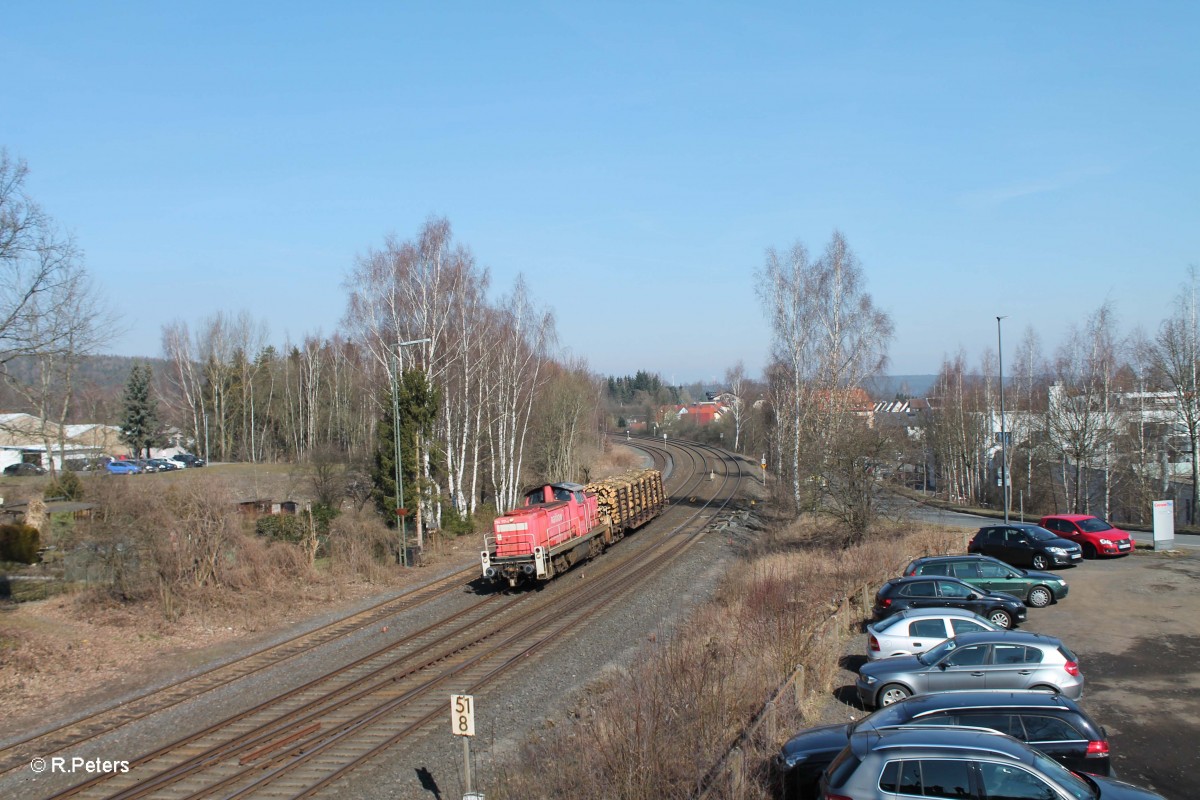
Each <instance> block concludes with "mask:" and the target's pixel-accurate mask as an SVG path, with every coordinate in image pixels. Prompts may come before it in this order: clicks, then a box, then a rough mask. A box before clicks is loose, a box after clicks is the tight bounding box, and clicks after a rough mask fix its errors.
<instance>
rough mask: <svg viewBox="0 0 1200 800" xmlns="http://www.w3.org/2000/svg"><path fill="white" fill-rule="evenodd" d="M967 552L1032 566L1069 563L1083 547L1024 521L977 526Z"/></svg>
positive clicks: (1075, 560)
mask: <svg viewBox="0 0 1200 800" xmlns="http://www.w3.org/2000/svg"><path fill="white" fill-rule="evenodd" d="M967 552H968V553H982V554H983V555H985V556H992V557H993V558H998V559H1000V560H1001V561H1007V562H1008V563H1009V564H1015V565H1017V566H1028V567H1033V568H1034V569H1047V568H1049V567H1051V566H1056V567H1057V566H1069V565H1071V564H1078V563H1079V562H1080V561H1082V560H1083V551H1082V550H1081V549H1080V547H1079V545H1077V544H1076V543H1075V542H1072V541H1071V540H1070V539H1063V538H1060V537H1059V536H1058V535H1057V534H1055V533H1052V532H1050V531H1048V530H1046V529H1045V528H1043V527H1041V526H1040V525H1033V524H1031V523H1028V522H1010V523H1007V524H1002V525H988V526H986V527H983V528H980V529H979V532H978V533H976V534H975V538H974V539H972V540H971V543H970V544H969V545H967Z"/></svg>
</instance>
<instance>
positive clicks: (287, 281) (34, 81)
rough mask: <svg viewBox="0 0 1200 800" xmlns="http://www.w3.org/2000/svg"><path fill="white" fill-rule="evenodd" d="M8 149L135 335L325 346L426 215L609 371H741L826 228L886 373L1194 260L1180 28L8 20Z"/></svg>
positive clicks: (1094, 18) (1198, 115) (807, 21)
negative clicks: (213, 329)
mask: <svg viewBox="0 0 1200 800" xmlns="http://www.w3.org/2000/svg"><path fill="white" fill-rule="evenodd" d="M0 68H2V72H3V75H4V76H5V77H4V80H3V83H2V84H0V86H2V88H0V146H4V147H7V149H8V151H9V154H10V156H15V157H20V158H24V159H25V160H26V161H27V162H28V164H29V166H30V169H31V175H30V179H29V182H28V189H29V191H30V192H31V193H32V194H33V196H34V197H35V198H37V199H38V200H39V201H40V202H41V203H42V205H43V206H44V207H45V208H46V210H47V211H49V212H50V213H51V214H53V215H54V216H55V217H56V218H57V220H58V221H59V222H60V223H61V224H62V225H63V226H64V227H65V228H67V229H69V230H70V231H72V232H73V233H74V235H75V236H76V238H77V240H78V243H79V244H80V245H81V247H82V248H83V249H84V251H85V252H86V257H87V264H88V267H89V269H90V270H91V272H92V273H93V275H94V276H95V279H96V281H97V282H98V284H99V285H100V286H101V287H103V289H104V291H105V292H106V294H107V296H108V298H109V300H110V301H111V303H112V304H113V305H114V306H115V307H116V309H117V311H118V312H119V313H120V314H121V317H122V321H123V324H124V325H125V326H127V331H128V332H127V333H125V334H124V335H122V336H121V337H120V338H119V339H117V340H116V341H115V342H114V345H113V352H116V353H119V354H125V355H146V356H156V355H159V354H160V336H161V329H162V326H163V325H164V324H165V323H168V322H172V321H175V320H184V321H187V322H189V323H190V324H192V325H193V326H195V325H197V324H198V323H199V322H200V321H202V320H203V319H204V318H206V317H208V316H210V315H212V314H213V313H215V312H217V311H220V310H224V311H228V312H231V313H237V312H239V311H242V310H247V311H249V312H250V313H251V314H252V315H253V316H254V317H255V318H256V319H260V320H264V321H266V322H267V324H268V326H269V330H270V332H271V338H272V340H273V341H274V342H275V343H277V344H281V343H283V341H284V339H285V338H289V337H290V339H291V340H293V341H296V340H299V339H300V338H302V337H303V336H305V335H307V334H315V333H323V334H329V333H332V332H333V331H334V330H335V329H336V328H337V327H338V324H339V320H340V319H341V317H342V314H343V312H344V308H345V298H346V294H345V291H344V289H343V286H342V284H343V281H344V278H345V276H346V274H347V271H348V270H349V268H350V267H351V266H352V264H353V262H354V259H355V257H356V256H357V255H358V254H361V253H363V252H365V251H366V250H367V249H369V248H372V247H377V246H379V245H380V244H381V243H382V241H383V238H384V236H385V235H386V234H388V233H395V234H397V235H398V236H400V237H401V238H409V237H412V236H415V235H416V233H417V231H418V230H419V228H420V227H421V225H422V224H423V223H424V221H425V220H426V219H427V218H429V217H430V216H431V215H437V216H445V217H447V218H448V219H449V220H450V221H451V223H452V224H453V226H454V230H455V234H456V238H457V239H458V241H460V242H462V243H464V244H466V245H467V246H469V247H470V248H471V249H472V251H473V252H474V254H475V256H476V258H477V259H478V261H479V262H480V263H481V264H483V265H485V266H487V267H488V268H490V269H491V271H492V275H493V287H494V294H495V295H498V294H499V293H501V292H504V291H507V290H508V289H509V288H510V287H511V285H512V283H513V281H514V279H515V277H516V275H517V274H518V273H524V274H525V276H526V277H527V279H528V280H529V281H530V283H531V284H532V286H533V287H534V292H535V294H536V296H537V298H538V299H539V301H540V302H542V303H544V304H546V305H548V306H550V307H551V308H553V309H554V310H555V312H556V314H557V318H558V330H559V334H560V339H561V342H562V344H563V345H564V347H565V348H567V349H568V350H569V351H570V353H571V354H572V355H575V356H582V357H585V358H586V359H587V360H588V361H589V363H590V365H591V366H592V368H593V369H594V370H596V371H597V372H600V373H603V374H612V373H615V374H631V373H632V372H634V371H636V370H638V369H648V370H651V371H657V372H660V373H662V375H663V377H664V378H666V379H668V380H675V381H678V382H685V381H692V380H707V379H709V378H712V377H717V378H719V377H720V376H721V375H723V373H724V371H725V369H726V368H727V367H729V366H731V365H732V364H733V363H734V362H736V361H738V360H739V359H740V360H743V361H744V362H745V365H746V367H747V369H748V371H749V372H750V373H751V374H752V375H757V374H758V373H759V372H760V370H761V369H762V367H763V365H764V363H765V362H766V359H767V354H768V350H769V345H770V331H769V330H768V327H767V324H766V322H765V321H764V313H763V310H762V308H761V306H760V304H759V302H758V300H757V298H756V295H755V291H754V286H755V277H754V275H755V272H756V271H757V270H758V269H760V268H761V267H762V265H763V262H764V251H765V250H766V249H767V248H768V247H772V246H774V247H777V248H780V249H783V248H787V247H789V246H790V245H791V244H792V243H793V242H795V241H797V240H800V241H803V242H804V243H805V244H806V245H807V246H808V248H809V250H810V252H813V253H814V254H819V253H820V251H821V250H823V249H824V246H825V244H826V243H827V241H828V240H829V237H830V234H831V233H832V232H833V231H834V230H835V229H840V230H841V231H842V232H843V233H844V234H845V235H846V237H847V239H848V241H849V242H850V244H851V246H852V247H853V249H854V250H855V252H856V253H857V255H858V256H859V258H860V260H861V261H862V263H863V266H864V268H865V272H866V276H867V287H868V291H870V292H871V294H872V295H873V296H874V298H875V301H876V303H877V304H878V305H880V306H882V307H883V308H884V309H886V310H887V311H889V312H890V313H891V315H892V317H893V319H894V322H895V326H896V336H895V339H894V341H893V343H892V346H891V356H892V365H891V368H890V371H891V372H892V373H895V374H908V373H932V372H936V371H937V370H938V368H939V366H940V364H941V362H942V359H943V357H944V356H946V355H948V354H953V353H955V352H957V351H958V350H959V349H960V348H963V349H965V351H966V353H967V355H968V358H969V360H970V361H971V362H972V363H974V362H975V361H976V360H977V359H978V357H979V355H980V354H981V353H982V352H983V351H984V350H985V349H987V348H993V349H994V347H995V341H996V323H995V317H996V315H1001V314H1002V315H1007V317H1008V319H1007V320H1006V321H1005V323H1004V324H1005V326H1006V327H1005V351H1006V352H1007V351H1008V347H1009V336H1010V334H1011V337H1012V340H1011V343H1012V346H1014V347H1015V345H1016V344H1017V342H1018V340H1019V337H1020V335H1021V334H1022V333H1023V331H1024V329H1025V328H1026V327H1027V326H1033V327H1034V329H1035V330H1037V332H1038V333H1039V335H1040V336H1041V337H1042V339H1043V341H1044V343H1045V344H1046V347H1047V349H1052V348H1053V347H1054V346H1056V344H1057V343H1058V341H1060V340H1061V338H1062V335H1063V333H1064V331H1065V330H1066V327H1067V325H1069V324H1070V323H1072V322H1081V321H1082V320H1083V319H1084V318H1085V317H1086V315H1087V314H1088V313H1089V312H1090V311H1092V310H1094V309H1095V308H1097V307H1098V306H1099V305H1100V304H1102V303H1104V302H1105V301H1112V302H1113V303H1114V306H1115V308H1116V311H1117V316H1118V321H1119V322H1120V324H1121V326H1122V328H1124V329H1130V328H1132V327H1134V326H1138V325H1140V326H1142V327H1144V328H1146V329H1147V330H1152V329H1154V328H1155V327H1157V325H1158V323H1159V321H1160V320H1161V318H1162V317H1163V316H1164V315H1165V313H1166V311H1167V308H1168V306H1169V301H1170V297H1171V296H1172V295H1174V294H1175V292H1176V291H1177V290H1178V287H1179V286H1180V284H1181V283H1182V281H1183V280H1184V279H1185V276H1186V270H1187V267H1188V265H1189V264H1200V213H1198V212H1200V201H1198V197H1200V180H1198V179H1200V155H1198V153H1200V146H1198V144H1200V125H1198V124H1197V123H1198V122H1200V4H1197V3H1192V2H1184V1H1183V0H1180V1H1179V2H1152V1H1151V2H1124V3H1111V2H1057V1H1056V2H1014V1H1011V0H1010V1H1007V2H996V3H989V2H965V3H964V2H929V3H922V2H907V3H899V2H891V1H890V0H889V2H851V3H845V2H829V3H809V2H805V3H795V2H780V3H729V2H711V3H709V2H695V1H692V2H686V3H683V2H681V3H658V2H655V3H643V2H629V3H617V2H605V3H584V2H544V3H518V2H512V3H508V2H504V3H495V2H488V3H484V2H477V3H471V2H462V3H400V2H395V3H384V2H379V3H354V2H340V3H336V4H334V3H312V2H288V3H271V2H256V3H245V2H218V1H216V0H210V1H209V2H204V3H185V2H178V3H176V2H169V3H163V2H153V3H150V2H147V3H117V2H112V3H109V2H104V3H82V2H71V3H66V2H53V1H49V0H39V1H38V2H30V1H29V0H9V1H8V2H6V3H5V4H4V6H3V10H0Z"/></svg>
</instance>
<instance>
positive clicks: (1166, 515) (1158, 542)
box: [1154, 500, 1175, 550]
mask: <svg viewBox="0 0 1200 800" xmlns="http://www.w3.org/2000/svg"><path fill="white" fill-rule="evenodd" d="M1174 545H1175V501H1174V500H1155V501H1154V549H1155V550H1170V549H1171V548H1172V547H1173V546H1174Z"/></svg>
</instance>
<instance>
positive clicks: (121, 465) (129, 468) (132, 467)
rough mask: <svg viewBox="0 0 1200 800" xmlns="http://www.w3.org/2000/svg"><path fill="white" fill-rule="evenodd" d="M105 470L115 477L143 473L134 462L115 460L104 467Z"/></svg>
mask: <svg viewBox="0 0 1200 800" xmlns="http://www.w3.org/2000/svg"><path fill="white" fill-rule="evenodd" d="M104 468H105V469H106V470H108V471H109V473H111V474H113V475H137V474H138V473H139V472H141V471H142V470H141V468H140V467H139V466H138V465H137V464H135V463H133V462H132V461H119V460H113V461H110V462H108V463H107V464H105V465H104Z"/></svg>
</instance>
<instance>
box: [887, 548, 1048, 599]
mask: <svg viewBox="0 0 1200 800" xmlns="http://www.w3.org/2000/svg"><path fill="white" fill-rule="evenodd" d="M904 574H905V575H950V576H953V577H955V578H959V579H960V580H963V581H966V582H967V583H969V584H971V585H972V586H978V587H979V588H980V589H987V590H988V591H989V592H1007V593H1008V594H1012V595H1016V596H1017V597H1020V598H1021V599H1022V600H1024V601H1025V604H1026V605H1029V606H1033V607H1034V608H1045V607H1046V606H1048V605H1050V604H1051V603H1057V602H1058V601H1059V600H1061V599H1063V598H1064V597H1066V596H1067V590H1068V588H1069V587H1068V586H1067V582H1066V581H1065V580H1063V579H1062V578H1060V577H1058V576H1057V575H1054V574H1052V573H1049V572H1040V571H1038V570H1030V569H1017V568H1016V567H1013V566H1009V565H1008V564H1005V563H1004V562H1003V561H1000V560H999V559H996V558H992V557H991V556H981V555H965V556H961V555H960V556H925V557H923V558H918V559H916V560H915V561H913V562H911V563H910V564H909V565H908V566H907V567H905V568H904Z"/></svg>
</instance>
